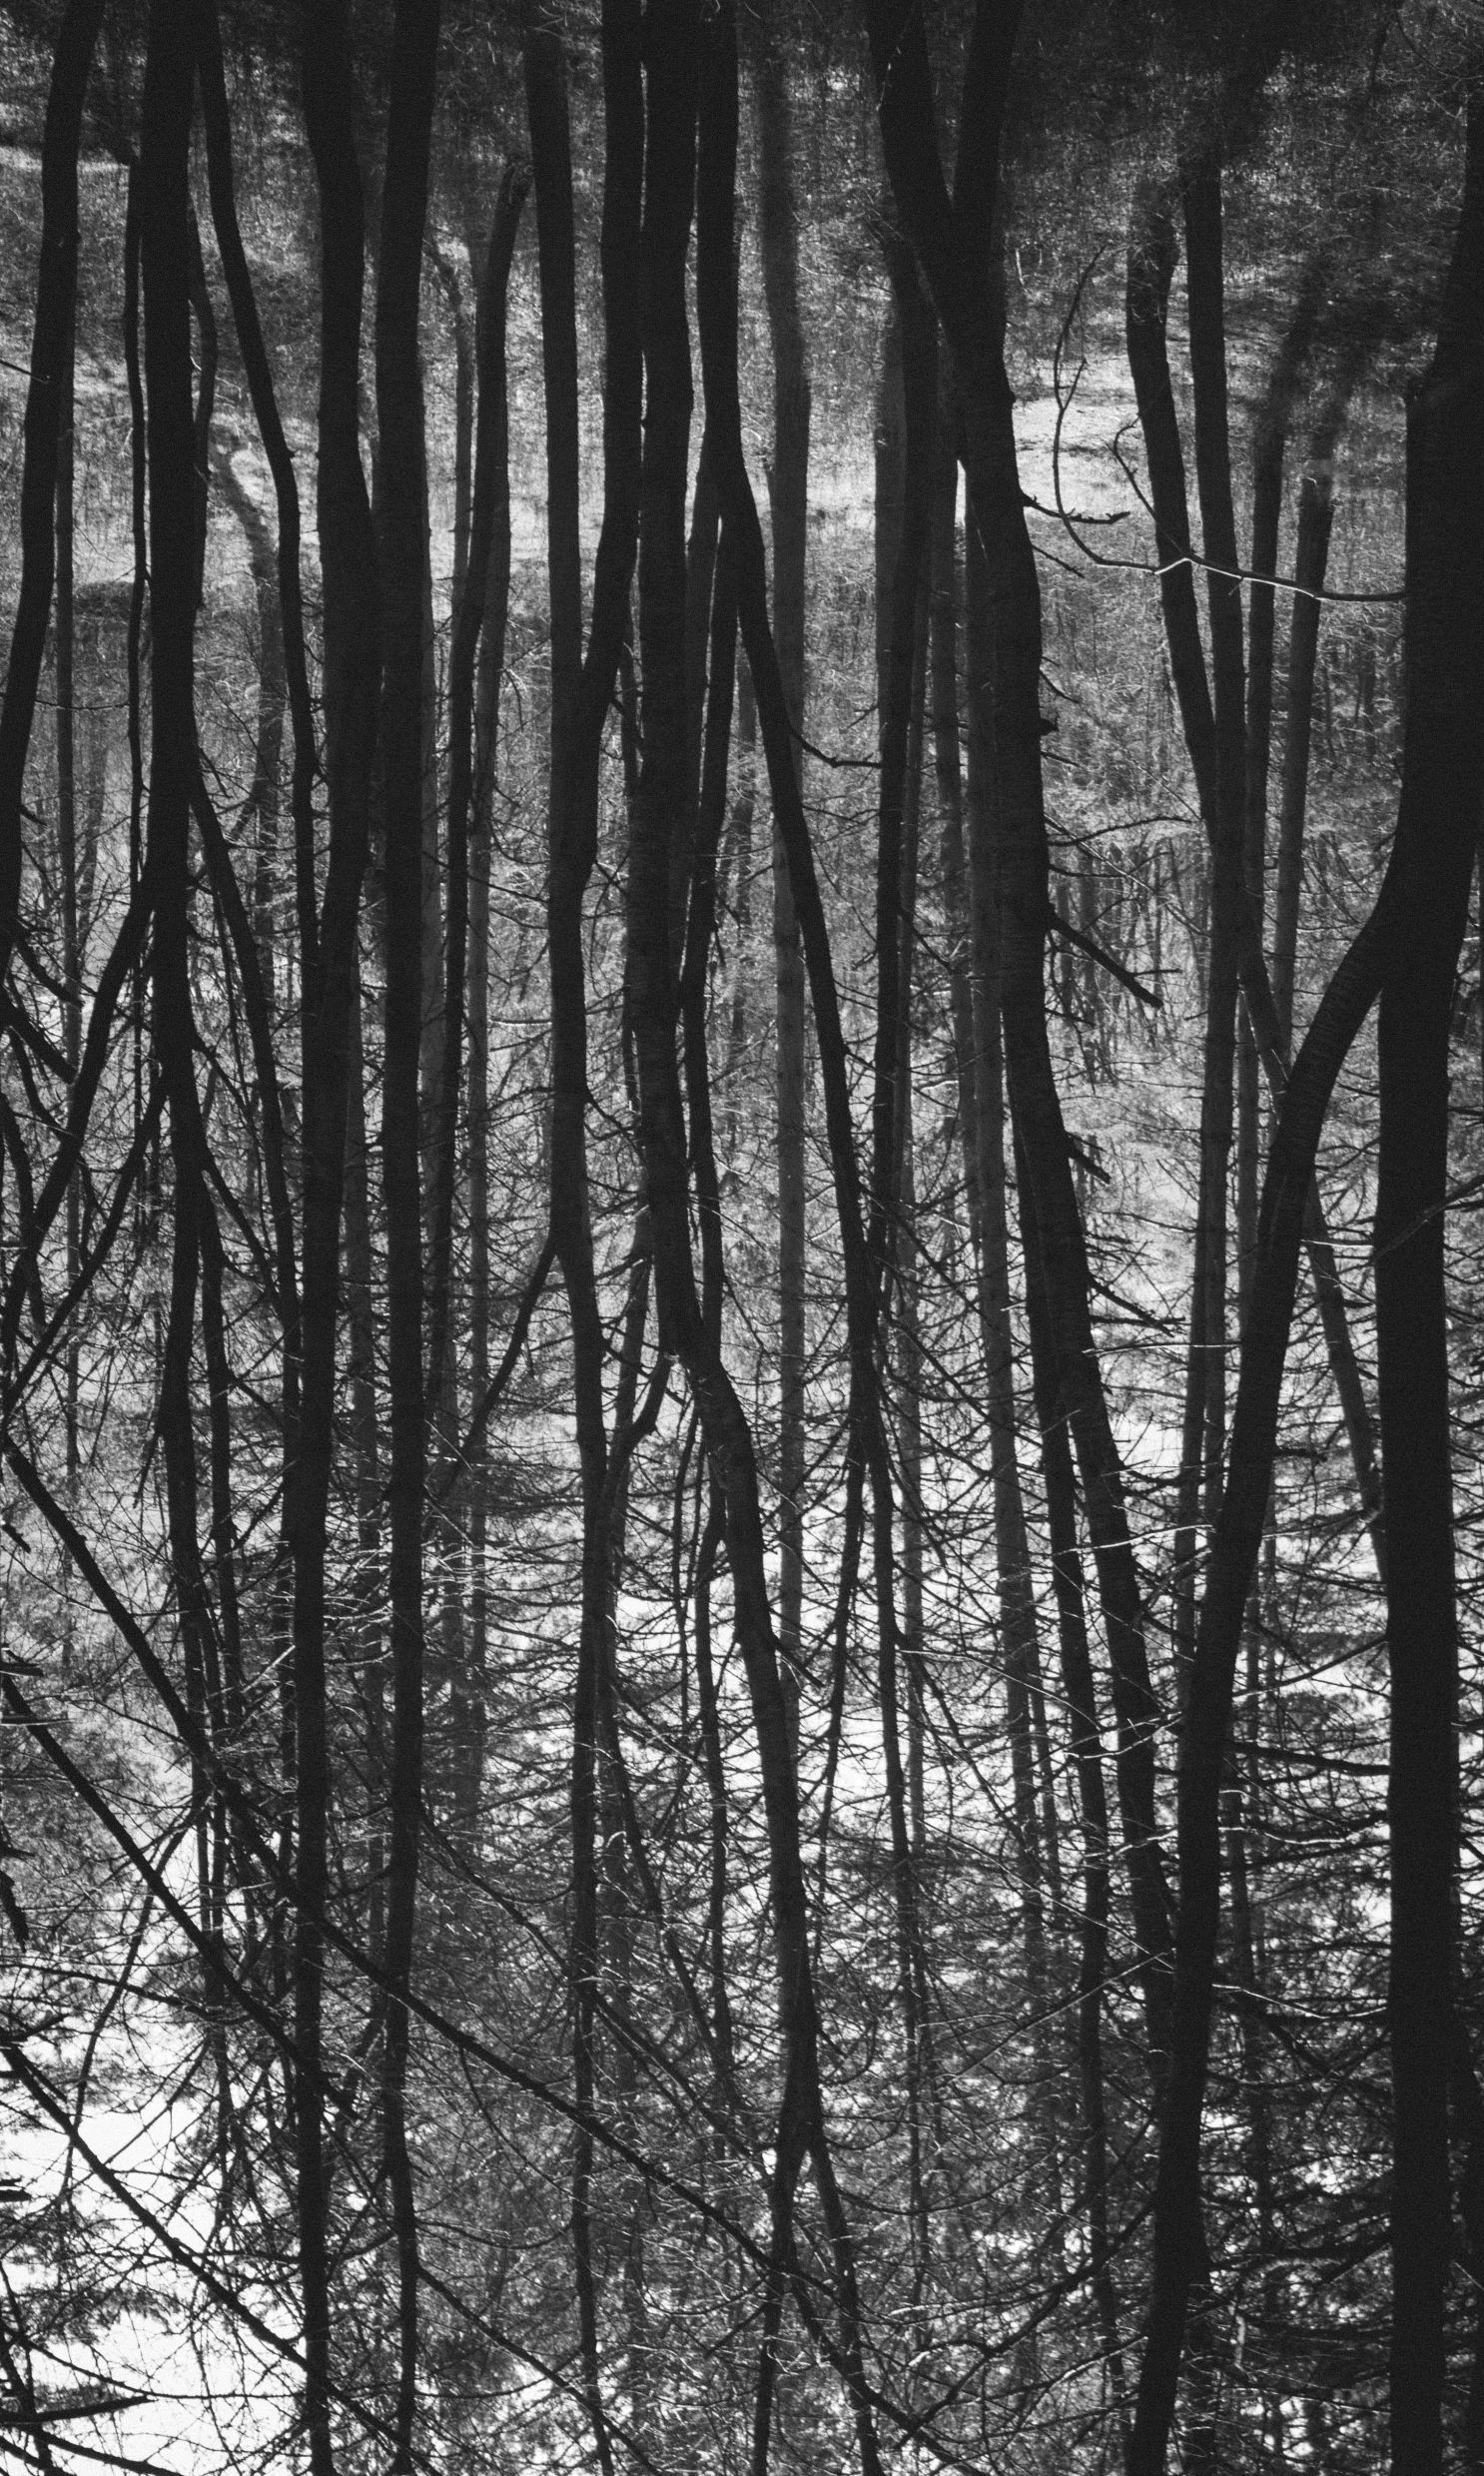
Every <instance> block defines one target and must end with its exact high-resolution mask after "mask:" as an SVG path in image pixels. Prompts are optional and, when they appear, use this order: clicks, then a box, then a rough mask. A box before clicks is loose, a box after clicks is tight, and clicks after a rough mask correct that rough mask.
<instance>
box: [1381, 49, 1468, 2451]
mask: <svg viewBox="0 0 1484 2476" xmlns="http://www.w3.org/2000/svg"><path fill="white" fill-rule="evenodd" d="M1470 67H1471V76H1470V86H1469V98H1468V146H1467V164H1466V172H1465V179H1464V193H1463V207H1462V212H1461V215H1460V219H1459V226H1458V234H1457V238H1456V241H1455V243H1454V251H1453V261H1452V265H1451V267H1450V270H1449V276H1448V285H1447V290H1446V292H1445V295H1444V299H1443V306H1442V310H1441V313H1440V316H1439V322H1438V341H1437V350H1436V352H1435V354H1434V356H1433V362H1432V367H1431V369H1430V371H1429V372H1428V375H1427V377H1426V379H1425V380H1424V382H1423V384H1422V386H1421V387H1420V388H1419V389H1418V390H1417V391H1416V392H1415V393H1414V395H1413V397H1412V400H1411V403H1410V405H1409V408H1408V418H1407V507H1408V516H1409V519H1410V520H1409V523H1408V542H1407V588H1408V601H1407V637H1406V664H1407V707H1406V723H1405V731H1404V738H1403V746H1402V809H1401V815H1400V817H1399V819H1398V824H1397V843H1396V848H1397V850H1398V852H1403V851H1404V852H1405V857H1406V859H1407V861H1408V862H1409V867H1408V870H1407V874H1406V877H1405V878H1404V880H1403V885H1402V920H1401V922H1400V924H1399V928H1398V932H1397V935H1396V938H1395V941H1394V945H1393V948H1392V952H1391V955H1390V957H1389V958H1388V968H1387V973H1386V978H1385V982H1384V985H1383V987H1382V990H1381V1011H1380V1031H1379V1044H1378V1060H1379V1074H1380V1094H1381V1147H1380V1167H1379V1172H1378V1176H1377V1190H1376V1226H1375V1266H1376V1353H1377V1363H1378V1370H1379V1379H1380V1402H1381V1453H1382V1468H1383V1472H1384V1477H1385V1487H1386V1540H1387V1551H1388V1560H1387V1574H1386V1642H1387V1653H1388V1658H1389V1664H1390V1674H1391V1749H1390V1771H1389V1778H1388V1783H1387V1797H1386V1810H1387V1821H1388V1826H1389V1833H1390V1842H1391V1966H1390V1982H1389V1988H1388V1995H1387V2019H1388V2029H1389V2035H1390V2045H1391V2104H1392V2176H1391V2277H1392V2307H1391V2365H1390V2392H1391V2465H1392V2467H1393V2469H1394V2470H1395V2471H1396V2476H1403V2471H1404V2472H1405V2476H1433V2471H1441V2469H1442V2467H1443V2465H1444V2432H1443V2407H1444V2391H1445V2386H1446V2377H1447V2291H1448V2270H1449V2260H1450V2255H1451V2252H1452V2195H1451V2187H1450V2176H1449V2163H1448V2059H1449V2049H1450V2043H1451V2038H1452V1968H1453V1939H1454V1932H1455V1927H1454V1917H1455V1904H1456V1901H1457V1893H1458V1879H1457V1878H1458V1863H1459V1851H1458V1747H1457V1731H1458V1610H1457V1601H1456V1595H1455V1588H1454V1569H1453V1534H1454V1509H1453V1484H1452V1468H1451V1454H1450V1425H1449V1376H1448V1313H1447V1305H1448V1301H1447V1285H1446V1276H1445V1263H1444V1234H1445V1217H1444V1206H1445V1201H1446V1196H1447V1186H1448V1061H1449V1035H1450V1029H1451V1020H1452V1011H1453V1009H1452V992H1453V983H1454V975H1455V973H1456V971H1457V968H1458V958H1459V954H1460V951H1461V948H1462V944H1463V938H1464V934H1465V930H1466V927H1467V919H1468V900H1469V888H1470V882H1471V878H1472V871H1473V858H1474V846H1475V841H1476V837H1477V828H1478V818H1479V809H1480V801H1481V797H1484V485H1481V475H1480V470H1479V457H1478V438H1479V424H1480V420H1481V416H1484V54H1481V53H1480V51H1479V49H1478V47H1477V45H1476V46H1475V49H1474V53H1473V57H1472V61H1471V64H1470Z"/></svg>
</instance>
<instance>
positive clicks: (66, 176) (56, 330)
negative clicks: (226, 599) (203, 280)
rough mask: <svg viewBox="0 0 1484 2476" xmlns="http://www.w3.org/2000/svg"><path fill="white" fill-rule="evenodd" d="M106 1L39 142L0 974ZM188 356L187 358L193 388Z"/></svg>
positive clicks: (37, 661) (16, 906)
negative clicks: (81, 191)
mask: <svg viewBox="0 0 1484 2476" xmlns="http://www.w3.org/2000/svg"><path fill="white" fill-rule="evenodd" d="M102 21H103V0H68V5H67V9H66V12H65V14H64V16H63V19H62V23H61V26H60V28H59V29H58V33H57V44H56V50H55V52H54V53H53V56H52V81H51V87H50V91H49V93H48V95H47V107H46V127H45V130H44V132H43V135H42V146H41V265H40V268H39V270H38V273H37V279H36V317H35V324H34V326H33V328H32V333H31V376H30V383H29V385H28V387H27V390H26V414H25V428H24V447H23V455H22V463H21V507H20V530H21V586H20V594H19V598H18V600H17V603H16V614H15V622H14V625H13V627H12V629H11V638H10V659H9V662H8V664H7V666H6V672H5V695H4V701H3V703H0V980H3V979H5V978H6V976H7V975H8V973H9V970H10V959H11V955H12V953H13V952H14V948H15V939H16V932H17V930H18V928H19V925H20V919H19V913H20V900H21V870H22V862H23V858H24V844H23V839H22V820H21V810H22V801H23V799H24V797H25V786H26V755H27V751H28V750H29V748H30V745H31V727H32V723H33V721H34V720H35V715H36V692H37V689H38V687H39V686H40V683H41V665H42V658H43V656H44V654H45V651H46V636H47V623H48V620H49V618H50V616H51V603H52V585H53V580H54V577H55V572H56V534H55V529H54V516H55V508H56V489H57V459H58V454H59V452H60V445H61V432H62V419H63V391H62V385H61V380H62V374H63V372H64V371H65V370H66V368H67V367H68V366H69V364H70V360H71V353H72V312H73V298H74V294H75V290H76V285H77V252H78V199H77V158H78V146H79V141H80V138H81V134H82V116H83V103H84V100H85V98H86V95H87V89H88V76H89V72H90V70H91V68H92V65H93V47H94V45H95V43H96V42H97V40H98V29H99V26H100V25H101V24H102ZM189 368H190V365H189V360H188V363H187V372H188V386H189Z"/></svg>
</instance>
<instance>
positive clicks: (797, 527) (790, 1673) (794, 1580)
mask: <svg viewBox="0 0 1484 2476" xmlns="http://www.w3.org/2000/svg"><path fill="white" fill-rule="evenodd" d="M787 24H788V21H787V15H786V12H785V11H784V10H783V9H781V8H780V7H779V6H778V5H777V4H776V0H770V5H769V7H768V10H767V12H766V13H765V17H764V21H763V25H762V28H761V39H760V47H759V56H758V61H757V67H756V72H755V76H754V87H753V91H754V96H755V99H756V104H757V125H758V144H759V152H760V158H761V161H760V174H761V178H760V183H759V190H758V238H759V243H760V246H761V251H762V262H763V295H764V300H765V302H766V305H767V313H768V335H769V341H770V344H771V346H772V352H773V454H772V460H771V463H770V465H769V470H768V496H769V505H770V510H771V513H772V519H773V634H774V640H775V643H776V645H777V648H778V662H779V668H780V671H781V673H782V677H783V692H784V698H785V701H786V703H787V707H788V716H789V721H790V723H791V724H792V726H793V728H794V730H795V731H796V732H798V733H799V734H800V738H799V741H798V742H797V743H796V745H795V749H794V768H795V772H796V775H797V778H798V781H799V783H800V786H801V787H802V784H803V780H804V749H803V743H802V733H803V729H804V622H805V609H806V566H807V553H808V538H809V532H808V518H809V509H808V490H809V424H810V388H809V356H808V349H807V346H806V344H805V339H804V321H803V315H802V312H801V310H800V305H799V219H798V208H797V204H796V201H795V197H794V165H793V116H792V106H791V100H790V95H789V84H788V62H787V58H786V55H785V51H784V42H785V37H786V32H787ZM773 958H774V983H775V1014H774V1025H775V1035H776V1041H777V1053H776V1055H777V1069H776V1073H777V1106H778V1374H779V1390H778V1547H779V1591H778V1637H779V1645H780V1650H781V1654H782V1658H783V1663H784V1690H785V1692H786V1693H787V1694H788V1695H789V1696H790V1699H791V1704H792V1716H791V1728H792V1733H793V1739H794V1744H795V1748H796V1749H797V1743H798V1690H799V1677H800V1672H801V1661H802V1656H803V1649H802V1630H801V1629H802V1621H803V1606H804V1471H805V1426H804V1409H805V1391H804V1373H805V1367H806V1364H807V1357H808V1335H807V1329H806V1321H805V1281H806V1274H807V1240H806V1229H805V1140H806V1129H807V1111H808V1096H807V1088H806V1063H805V1043H804V1011H805V975H804V955H803V948H802V946H801V944H800V940H799V923H798V918H797V915H796V913H795V910H794V899H793V893H792V889H791V887H790V884H789V874H788V863H787V859H786V856H785V853H784V849H783V844H782V841H781V839H780V836H779V832H778V827H777V824H776V821H775V825H774V831H773Z"/></svg>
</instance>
